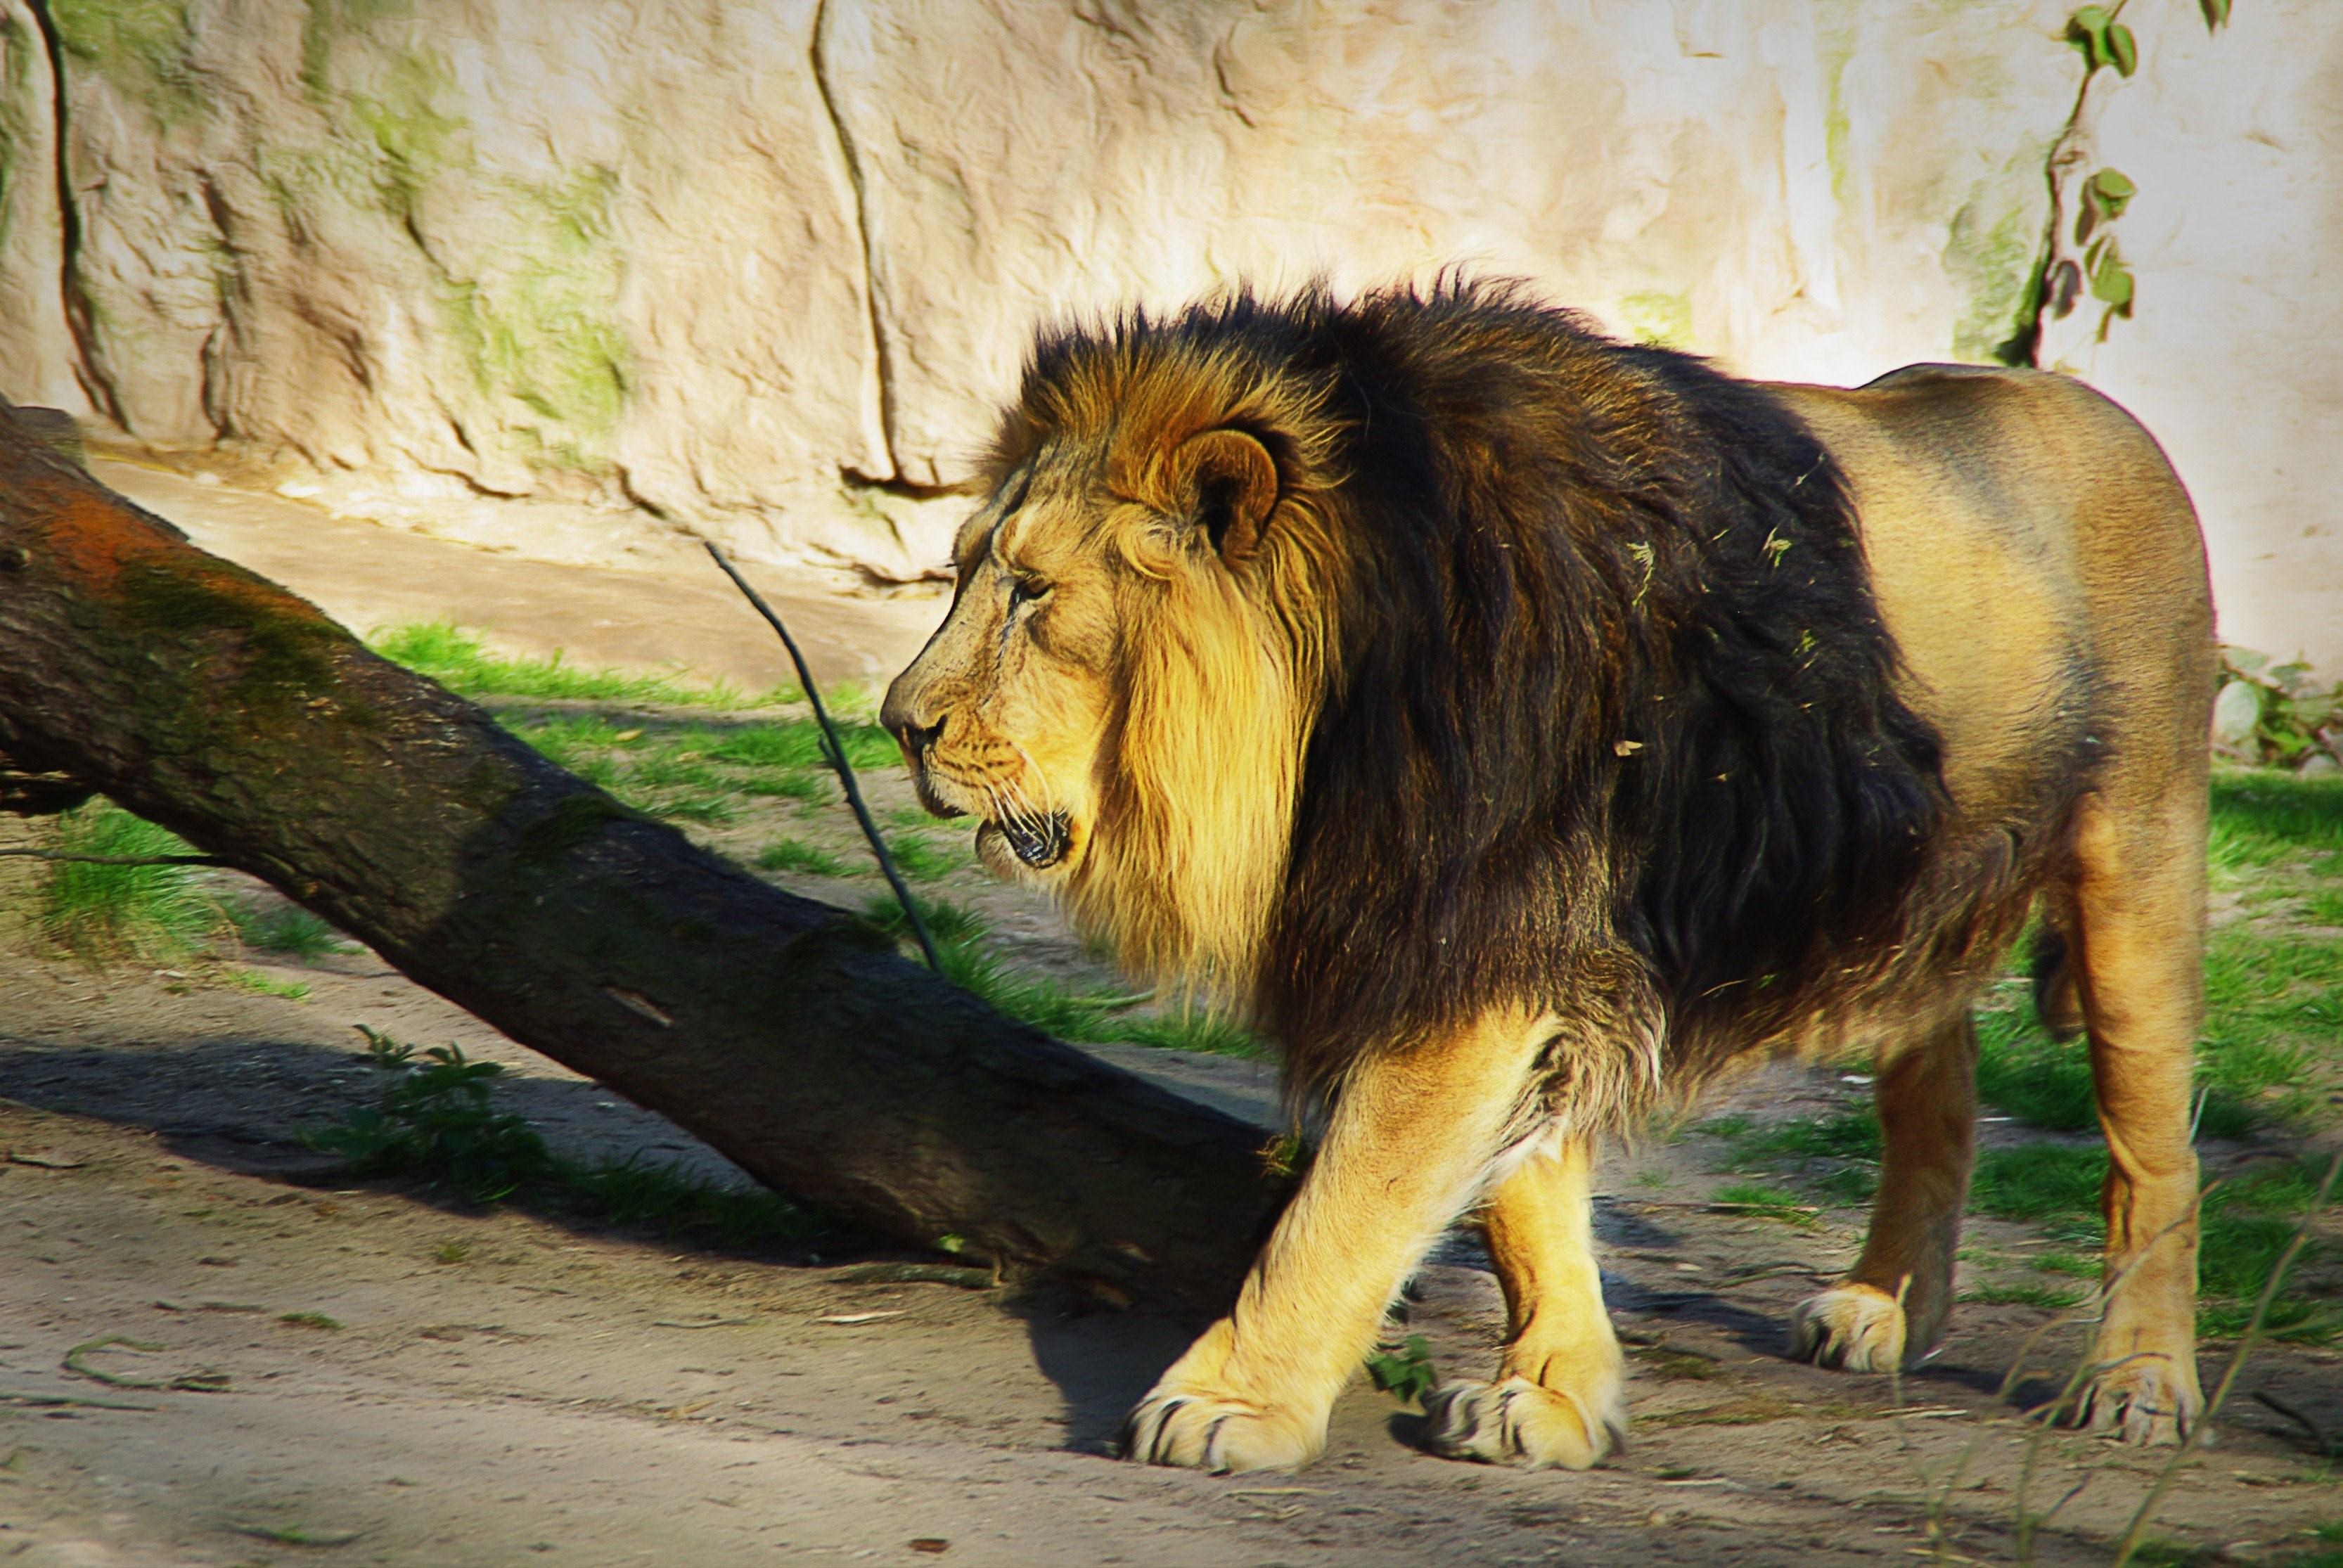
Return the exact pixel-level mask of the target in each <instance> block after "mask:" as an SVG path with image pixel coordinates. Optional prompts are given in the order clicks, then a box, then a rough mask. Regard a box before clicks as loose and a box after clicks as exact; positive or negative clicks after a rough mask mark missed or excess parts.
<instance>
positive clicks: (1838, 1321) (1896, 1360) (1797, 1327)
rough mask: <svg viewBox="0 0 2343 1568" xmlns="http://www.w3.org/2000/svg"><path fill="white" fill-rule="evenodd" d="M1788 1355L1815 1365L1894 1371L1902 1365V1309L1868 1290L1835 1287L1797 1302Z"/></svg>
mask: <svg viewBox="0 0 2343 1568" xmlns="http://www.w3.org/2000/svg"><path fill="white" fill-rule="evenodd" d="M1790 1353H1791V1354H1792V1355H1794V1356H1795V1357H1796V1358H1797V1359H1798V1360H1800V1361H1806V1362H1814V1363H1815V1365H1817V1366H1826V1367H1841V1368H1844V1369H1845V1370H1846V1371H1848V1372H1893V1371H1895V1370H1896V1368H1897V1367H1899V1366H1901V1365H1902V1364H1903V1362H1904V1308H1903V1305H1902V1304H1901V1303H1900V1302H1897V1301H1896V1298H1895V1297H1893V1296H1891V1295H1889V1294H1888V1293H1887V1292H1885V1291H1882V1290H1878V1289H1875V1287H1873V1286H1870V1285H1858V1284H1856V1283H1855V1282H1853V1281H1848V1282H1846V1283H1845V1284H1841V1285H1834V1286H1832V1287H1831V1288H1830V1289H1829V1290H1827V1291H1825V1292H1822V1293H1821V1294H1820V1295H1815V1296H1808V1297H1807V1298H1806V1299H1805V1301H1803V1302H1799V1303H1798V1307H1797V1311H1796V1312H1794V1313H1793V1314H1792V1315H1791V1318H1790Z"/></svg>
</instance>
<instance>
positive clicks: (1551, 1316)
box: [1424, 1140, 1627, 1470]
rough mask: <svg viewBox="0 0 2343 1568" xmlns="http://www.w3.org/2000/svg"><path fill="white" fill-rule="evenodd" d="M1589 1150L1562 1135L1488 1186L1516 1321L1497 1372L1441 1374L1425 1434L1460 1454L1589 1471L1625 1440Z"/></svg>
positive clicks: (1621, 1381) (1493, 1238) (1494, 1245)
mask: <svg viewBox="0 0 2343 1568" xmlns="http://www.w3.org/2000/svg"><path fill="white" fill-rule="evenodd" d="M1591 1164H1592V1150H1591V1148H1590V1146H1589V1144H1588V1143H1587V1142H1586V1141H1583V1140H1580V1141H1566V1142H1564V1143H1563V1144H1562V1145H1561V1146H1560V1147H1559V1148H1557V1149H1554V1150H1553V1151H1541V1152H1540V1153H1538V1154H1536V1155H1534V1156H1533V1157H1532V1158H1530V1159H1529V1160H1527V1161H1523V1164H1522V1165H1521V1166H1520V1167H1519V1168H1517V1169H1516V1170H1515V1171H1513V1173H1512V1174H1511V1175H1509V1176H1507V1177H1506V1178H1505V1180H1504V1181H1503V1182H1502V1183H1500V1184H1499V1185H1498V1187H1497V1188H1496V1190H1495V1191H1493V1193H1491V1195H1490V1198H1489V1202H1488V1207H1487V1211H1486V1212H1485V1214H1484V1215H1483V1220H1482V1225H1483V1230H1484V1231H1485V1232H1486V1233H1487V1236H1488V1239H1489V1252H1490V1255H1491V1256H1492V1257H1493V1259H1494V1260H1495V1261H1496V1264H1497V1279H1498V1281H1499V1282H1500V1283H1501V1284H1502V1285H1503V1287H1504V1292H1505V1311H1506V1316H1507V1318H1508V1320H1509V1321H1510V1324H1511V1332H1510V1333H1509V1334H1508V1336H1507V1338H1506V1342H1505V1353H1504V1359H1503V1362H1500V1363H1499V1365H1498V1369H1497V1376H1496V1380H1495V1381H1494V1382H1449V1383H1443V1384H1442V1385H1441V1386H1440V1387H1439V1388H1437V1389H1435V1390H1434V1391H1433V1393H1432V1394H1431V1396H1430V1397H1429V1398H1427V1399H1426V1400H1425V1402H1424V1407H1425V1410H1426V1412H1428V1416H1429V1419H1428V1420H1427V1421H1426V1422H1425V1424H1424V1440H1425V1442H1426V1445H1427V1446H1428V1447H1430V1448H1431V1450H1432V1451H1433V1452H1435V1453H1439V1454H1443V1455H1445V1456H1446V1457H1448V1458H1451V1459H1477V1460H1483V1461H1486V1462H1496V1463H1511V1464H1528V1465H1561V1466H1564V1467H1565V1468H1567V1469H1571V1470H1584V1469H1586V1468H1587V1467H1588V1466H1590V1465H1592V1464H1594V1463H1595V1462H1598V1461H1600V1460H1601V1459H1602V1458H1603V1456H1604V1454H1606V1453H1609V1452H1612V1451H1613V1450H1614V1449H1618V1448H1623V1447H1624V1446H1625V1444H1626V1428H1627V1402H1626V1363H1625V1362H1624V1359H1623V1358H1622V1357H1621V1355H1620V1353H1619V1341H1618V1337H1617V1336H1616V1335H1615V1334H1614V1333H1613V1332H1612V1330H1611V1318H1610V1314H1609V1313H1607V1312H1604V1307H1603V1280H1602V1275H1601V1273H1600V1271H1598V1269H1597V1268H1596V1266H1595V1261H1594V1250H1593V1241H1594V1233H1593V1222H1592V1206H1591V1200H1590V1194H1589V1186H1588V1184H1589V1175H1590V1167H1591Z"/></svg>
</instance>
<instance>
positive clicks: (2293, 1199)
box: [1969, 1143, 2343, 1343]
mask: <svg viewBox="0 0 2343 1568" xmlns="http://www.w3.org/2000/svg"><path fill="white" fill-rule="evenodd" d="M2106 1178H2107V1149H2106V1147H2105V1146H2104V1145H2096V1144H2060V1143H2031V1144H2022V1145H2019V1146H2018V1147H2016V1148H2014V1149H1996V1150H1989V1151H1986V1153H1985V1154H1983V1155H1982V1156H1980V1157H1979V1158H1978V1160H1977V1164H1976V1175H1975V1176H1974V1177H1973V1178H1971V1180H1970V1183H1969V1207H1970V1208H1971V1209H1972V1210H1973V1211H1976V1212H1978V1213H1981V1214H1991V1215H1994V1216H1996V1217H1997V1218H2000V1219H2005V1220H2025V1221H2032V1222H2034V1223H2036V1224H2039V1225H2042V1226H2044V1227H2045V1228H2046V1229H2048V1230H2049V1231H2051V1232H2052V1233H2053V1234H2054V1235H2059V1236H2064V1237H2067V1238H2070V1239H2072V1240H2075V1241H2088V1242H2091V1243H2092V1244H2094V1245H2096V1244H2097V1243H2098V1242H2099V1241H2101V1240H2102V1239H2103V1236H2104V1234H2105V1231H2104V1226H2103V1223H2102V1221H2101V1218H2100V1211H2099V1190H2100V1184H2101V1183H2102V1182H2103V1181H2105V1180H2106ZM2317 1194H2318V1174H2317V1173H2315V1172H2313V1171H2310V1170H2309V1169H2308V1167H2306V1166H2300V1165H2286V1166H2281V1167H2278V1168H2275V1169H2268V1170H2261V1171H2251V1172H2248V1173H2247V1174H2245V1175H2242V1176H2238V1177H2234V1178H2231V1179H2229V1180H2227V1181H2223V1182H2221V1183H2220V1184H2219V1185H2218V1186H2217V1187H2215V1188H2213V1189H2212V1190H2210V1191H2207V1194H2206V1196H2205V1200H2204V1207H2203V1211H2202V1222H2201V1225H2200V1240H2199V1242H2198V1251H2197V1289H2198V1290H2199V1292H2201V1293H2202V1295H2203V1297H2204V1301H2203V1302H2202V1304H2201V1306H2200V1308H2199V1310H2198V1313H2197V1327H2198V1329H2199V1331H2200V1332H2203V1333H2204V1334H2206V1335H2207V1336H2209V1337H2212V1338H2216V1339H2219V1338H2227V1337H2232V1336H2234V1335H2236V1334H2237V1332H2240V1331H2241V1330H2242V1329H2243V1328H2244V1326H2245V1323H2246V1320H2247V1316H2248V1315H2249V1314H2250V1312H2251V1310H2252V1304H2253V1298H2254V1297H2255V1295H2256V1294H2257V1293H2258V1292H2260V1290H2261V1288H2262V1285H2263V1283H2264V1282H2266V1281H2267V1280H2268V1278H2269V1274H2270V1271H2271V1269H2272V1268H2273V1267H2274V1266H2275V1265H2276V1264H2277V1262H2278V1255H2279V1253H2281V1252H2282V1251H2285V1249H2286V1247H2287V1244H2288V1241H2291V1240H2292V1238H2293V1236H2294V1233H2295V1230H2296V1227H2297V1226H2298V1224H2299V1223H2300V1221H2301V1220H2302V1216H2303V1214H2304V1213H2305V1212H2306V1211H2308V1208H2309V1206H2310V1202H2311V1200H2312V1199H2313V1198H2314V1197H2316V1196H2317ZM2318 1252H2319V1247H2318V1243H2316V1242H2313V1243H2312V1244H2311V1245H2310V1246H2309V1247H2308V1248H2306V1249H2305V1250H2304V1252H2303V1254H2302V1256H2301V1258H2300V1259H2299V1260H2298V1267H2299V1265H2300V1264H2301V1263H2308V1262H2310V1261H2315V1260H2316V1258H2317V1257H2318ZM2062 1261H2063V1260H2062ZM2036 1266H2037V1267H2041V1266H2044V1265H2043V1264H2042V1263H2037V1264H2036ZM2061 1271H2062V1272H2064V1271H2066V1270H2061ZM2077 1272H2079V1270H2077ZM2268 1329H2269V1332H2270V1333H2271V1335H2272V1336H2273V1337H2275V1338H2278V1339H2287V1340H2295V1341H2299V1342H2308V1343H2326V1342H2330V1341H2332V1340H2334V1339H2336V1338H2338V1335H2343V1310H2338V1305H2337V1303H2336V1302H2333V1301H2331V1300H2328V1299H2325V1298H2323V1297H2320V1296H2318V1295H2315V1294H2314V1293H2312V1292H2310V1291H2308V1290H2306V1289H2305V1288H2304V1287H2303V1286H2302V1285H2301V1283H2300V1282H2299V1275H2297V1276H2295V1278H2294V1280H2293V1281H2292V1282H2290V1286H2289V1289H2288V1292H2286V1293H2285V1294H2282V1295H2281V1296H2280V1297H2279V1298H2278V1300H2277V1301H2276V1302H2273V1303H2272V1305H2271V1309H2270V1314H2269V1319H2268Z"/></svg>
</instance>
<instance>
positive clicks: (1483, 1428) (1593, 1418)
mask: <svg viewBox="0 0 2343 1568" xmlns="http://www.w3.org/2000/svg"><path fill="white" fill-rule="evenodd" d="M1423 1410H1424V1415H1425V1421H1424V1428H1423V1441H1424V1446H1426V1447H1427V1448H1429V1449H1431V1450H1432V1452H1434V1453H1437V1454H1439V1455H1441V1456H1442V1457H1443V1458H1445V1459H1473V1460H1479V1461H1480V1462H1483V1463H1484V1464H1525V1465H1529V1466H1531V1467H1532V1468H1538V1467H1542V1466H1544V1465H1560V1466H1562V1467H1563V1468H1564V1469H1565V1470H1586V1469H1590V1468H1592V1467H1593V1466H1594V1465H1595V1464H1597V1463H1599V1462H1601V1461H1602V1459H1603V1456H1604V1455H1605V1454H1607V1453H1610V1452H1614V1450H1617V1449H1622V1448H1624V1447H1626V1446H1627V1402H1626V1397H1625V1392H1624V1389H1623V1388H1622V1387H1621V1386H1620V1385H1619V1383H1618V1382H1617V1380H1615V1379H1614V1380H1612V1382H1610V1384H1609V1386H1608V1387H1599V1388H1596V1389H1594V1390H1591V1391H1590V1392H1588V1393H1586V1394H1583V1395H1582V1394H1579V1393H1574V1392H1568V1391H1566V1390H1563V1389H1554V1388H1547V1387H1545V1386H1544V1384H1542V1383H1534V1382H1531V1381H1530V1380H1529V1379H1527V1378H1525V1377H1509V1378H1506V1379H1504V1380H1503V1381H1502V1382H1493V1383H1491V1382H1470V1381H1465V1382H1445V1383H1442V1384H1441V1385H1440V1386H1439V1387H1438V1388H1436V1389H1433V1391H1432V1392H1430V1393H1428V1394H1426V1395H1425V1396H1424V1399H1423Z"/></svg>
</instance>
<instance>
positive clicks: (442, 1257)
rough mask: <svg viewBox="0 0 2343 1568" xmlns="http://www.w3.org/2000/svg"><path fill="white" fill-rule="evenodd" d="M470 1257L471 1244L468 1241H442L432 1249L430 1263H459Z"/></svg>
mask: <svg viewBox="0 0 2343 1568" xmlns="http://www.w3.org/2000/svg"><path fill="white" fill-rule="evenodd" d="M471 1255H472V1243H471V1242H469V1241H442V1242H440V1243H439V1245H438V1246H437V1247H435V1248H433V1249H432V1251H431V1261H433V1262H435V1263H460V1262H462V1261H464V1260H465V1259H467V1258H468V1257H470V1256H471Z"/></svg>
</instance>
